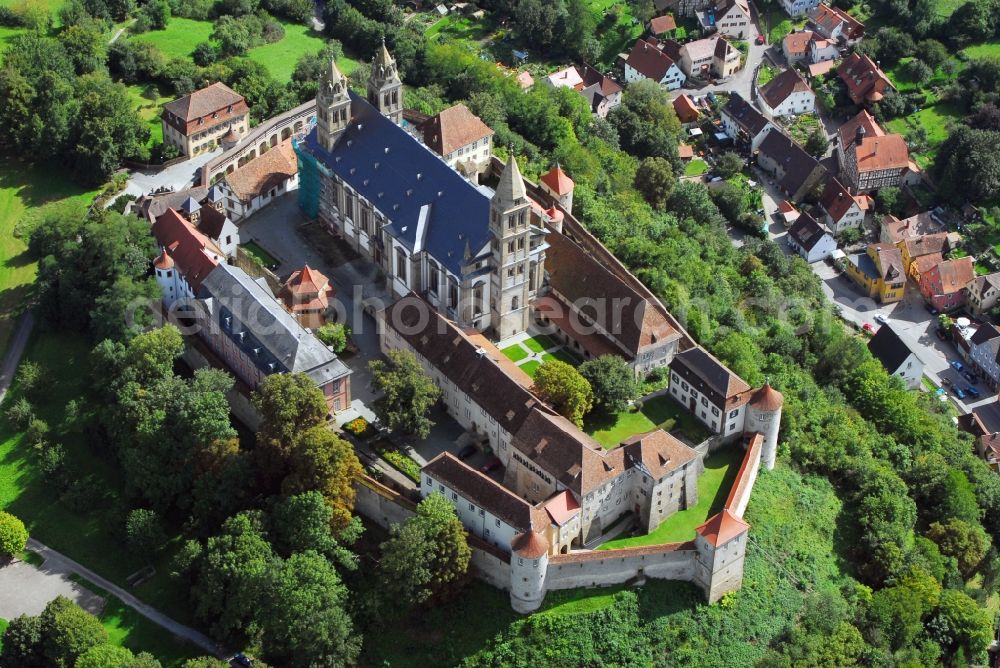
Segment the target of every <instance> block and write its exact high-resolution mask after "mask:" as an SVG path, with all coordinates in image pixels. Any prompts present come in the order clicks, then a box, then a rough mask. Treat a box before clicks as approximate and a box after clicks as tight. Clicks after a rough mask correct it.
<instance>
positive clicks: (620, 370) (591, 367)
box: [580, 355, 639, 413]
mask: <svg viewBox="0 0 1000 668" xmlns="http://www.w3.org/2000/svg"><path fill="white" fill-rule="evenodd" d="M580 375H581V376H583V377H584V378H585V379H586V380H587V382H588V383H590V387H591V388H592V389H593V391H594V405H595V406H596V407H598V408H600V409H602V410H604V411H605V412H607V413H617V412H618V411H623V410H625V409H626V408H627V407H628V403H629V401H631V400H633V399H635V398H636V397H637V396H638V394H639V383H638V382H637V381H636V378H635V372H634V371H632V368H631V367H630V366H629V365H628V364H627V363H626V362H625V360H624V359H622V358H621V357H618V356H617V355H601V356H600V357H598V358H596V359H592V360H587V361H586V362H584V363H583V364H581V365H580Z"/></svg>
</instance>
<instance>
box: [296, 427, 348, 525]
mask: <svg viewBox="0 0 1000 668" xmlns="http://www.w3.org/2000/svg"><path fill="white" fill-rule="evenodd" d="M289 469H290V471H289V473H288V475H287V476H286V477H285V479H284V480H283V481H282V483H281V491H282V493H283V494H299V493H302V492H308V491H318V492H320V493H321V494H322V495H323V498H324V499H326V502H327V504H329V506H330V508H331V510H332V511H333V516H332V518H331V520H330V527H331V529H333V530H334V531H340V530H341V529H343V528H344V527H346V526H347V525H348V523H349V522H350V521H351V511H352V510H353V509H354V481H355V480H357V479H358V478H359V477H361V474H362V473H363V469H362V468H361V462H359V461H358V457H357V455H356V454H354V448H353V447H351V445H350V444H349V443H348V442H347V441H345V440H343V439H342V438H340V437H338V436H337V435H336V434H334V433H333V432H331V431H330V430H329V429H328V428H327V427H326V425H318V426H316V427H313V428H311V429H308V430H306V431H304V432H302V434H301V436H300V438H298V439H297V440H296V442H295V445H294V447H293V449H292V452H291V454H290V463H289Z"/></svg>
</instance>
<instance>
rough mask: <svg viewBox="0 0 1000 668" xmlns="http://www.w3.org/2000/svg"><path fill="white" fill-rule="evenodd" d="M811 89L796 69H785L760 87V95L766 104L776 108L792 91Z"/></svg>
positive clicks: (803, 91) (801, 91) (807, 90)
mask: <svg viewBox="0 0 1000 668" xmlns="http://www.w3.org/2000/svg"><path fill="white" fill-rule="evenodd" d="M811 91H812V89H811V88H809V84H807V83H806V80H805V79H803V78H802V75H801V74H799V72H798V70H785V71H784V72H782V73H781V74H779V75H778V76H776V77H774V78H773V79H771V80H770V81H768V82H767V83H766V84H764V86H763V87H762V88H761V89H760V96H761V97H762V98H764V101H765V102H767V104H768V106H770V107H771V108H772V109H776V108H777V107H778V106H779V105H780V104H781V103H782V102H784V101H785V100H787V99H788V96H789V95H791V94H792V93H806V92H811Z"/></svg>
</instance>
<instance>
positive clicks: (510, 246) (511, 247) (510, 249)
mask: <svg viewBox="0 0 1000 668" xmlns="http://www.w3.org/2000/svg"><path fill="white" fill-rule="evenodd" d="M507 252H508V253H513V252H514V242H513V241H511V242H509V243H508V244H507Z"/></svg>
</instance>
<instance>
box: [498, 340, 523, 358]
mask: <svg viewBox="0 0 1000 668" xmlns="http://www.w3.org/2000/svg"><path fill="white" fill-rule="evenodd" d="M500 352H502V353H503V354H504V355H505V356H506V357H507V359H509V360H510V361H511V362H520V361H521V360H523V359H527V358H528V355H529V354H530V353H529V352H528V351H527V350H525V349H524V346H522V345H521V344H520V343H515V344H513V345H509V346H507V347H506V348H501V349H500Z"/></svg>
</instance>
